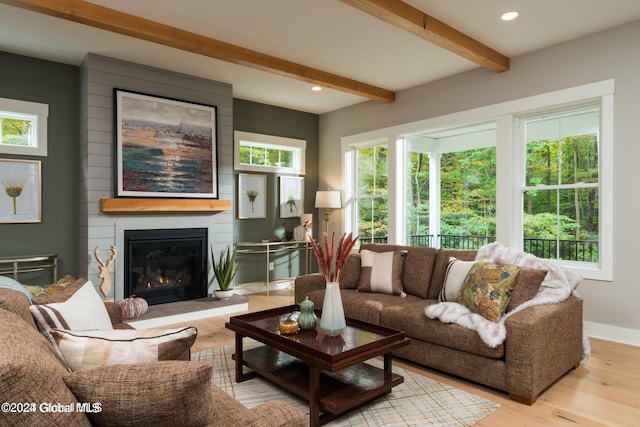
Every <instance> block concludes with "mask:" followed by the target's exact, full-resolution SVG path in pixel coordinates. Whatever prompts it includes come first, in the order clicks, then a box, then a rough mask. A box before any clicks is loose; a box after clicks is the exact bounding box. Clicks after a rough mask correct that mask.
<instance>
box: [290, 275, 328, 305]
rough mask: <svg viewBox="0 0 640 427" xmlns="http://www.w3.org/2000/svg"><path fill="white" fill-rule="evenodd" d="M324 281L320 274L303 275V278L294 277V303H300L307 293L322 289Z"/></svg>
mask: <svg viewBox="0 0 640 427" xmlns="http://www.w3.org/2000/svg"><path fill="white" fill-rule="evenodd" d="M326 283H327V282H326V280H325V279H324V275H323V274H322V273H312V274H305V275H303V276H298V277H296V280H295V285H294V286H295V302H296V303H298V304H299V303H300V302H301V301H304V297H306V296H307V295H308V294H309V292H311V291H316V290H320V289H324V288H325V287H326Z"/></svg>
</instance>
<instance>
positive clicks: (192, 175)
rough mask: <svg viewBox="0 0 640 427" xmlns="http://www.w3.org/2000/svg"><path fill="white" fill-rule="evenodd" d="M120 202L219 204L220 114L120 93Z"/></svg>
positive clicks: (116, 122) (198, 106)
mask: <svg viewBox="0 0 640 427" xmlns="http://www.w3.org/2000/svg"><path fill="white" fill-rule="evenodd" d="M114 116H115V118H114V137H115V155H114V158H115V175H116V177H115V196H116V197H157V198H162V197H166V198H192V199H218V197H219V192H218V150H217V134H218V129H217V108H216V107H215V106H213V105H206V104H199V103H195V102H191V101H184V100H179V99H173V98H166V97H160V96H155V95H149V94H144V93H139V92H132V91H128V90H123V89H118V88H114Z"/></svg>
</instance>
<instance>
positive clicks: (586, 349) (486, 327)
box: [425, 242, 590, 358]
mask: <svg viewBox="0 0 640 427" xmlns="http://www.w3.org/2000/svg"><path fill="white" fill-rule="evenodd" d="M475 259H476V261H485V262H494V263H503V264H514V265H517V266H520V267H530V268H540V269H544V270H547V271H548V273H547V275H546V277H545V279H544V280H543V281H542V284H541V285H540V289H539V290H538V293H537V294H536V295H535V296H534V297H533V298H532V299H530V300H529V301H526V302H524V303H523V304H521V305H519V306H518V307H517V308H516V309H514V310H512V311H510V312H509V313H507V314H506V315H505V316H503V317H502V319H500V320H499V321H498V322H492V321H490V320H487V319H486V318H484V317H483V316H481V315H479V314H477V313H474V312H472V311H471V310H469V309H468V308H467V307H465V306H463V305H461V304H458V303H457V302H441V303H438V304H433V305H430V306H429V307H427V308H425V314H426V315H427V317H429V318H430V319H439V320H440V321H441V322H444V323H455V324H457V325H460V326H463V327H465V328H468V329H472V330H474V331H477V332H478V334H479V335H480V338H481V339H482V341H483V342H484V343H485V344H487V345H488V346H489V347H491V348H495V347H497V346H498V345H500V344H502V342H503V341H504V340H505V338H506V337H507V329H506V327H505V326H504V321H505V319H507V318H508V317H509V316H511V315H513V314H514V313H517V312H519V311H520V310H524V309H525V308H527V307H531V306H533V305H539V304H553V303H557V302H562V301H564V300H566V299H567V298H569V296H570V295H571V294H572V293H574V292H575V289H576V287H577V286H578V284H580V281H581V280H582V278H581V277H580V276H578V275H577V274H575V273H573V272H572V271H569V270H567V269H566V268H564V267H562V266H561V265H560V264H558V263H556V262H554V261H550V260H545V259H540V258H537V257H535V256H533V255H531V254H528V253H526V252H522V251H519V250H515V249H512V248H507V247H505V246H504V245H502V244H501V243H498V242H496V243H491V244H489V245H487V246H483V247H482V248H480V249H479V250H478V253H477V254H476V258H475ZM589 354H590V346H589V341H588V337H587V335H586V334H584V333H583V356H584V357H585V358H587V357H588V356H589Z"/></svg>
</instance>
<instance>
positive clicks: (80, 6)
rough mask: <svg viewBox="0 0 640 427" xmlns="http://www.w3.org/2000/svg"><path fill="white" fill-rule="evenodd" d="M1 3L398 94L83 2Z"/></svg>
mask: <svg viewBox="0 0 640 427" xmlns="http://www.w3.org/2000/svg"><path fill="white" fill-rule="evenodd" d="M0 3H4V4H8V5H11V6H16V7H20V8H22V9H26V10H30V11H34V12H38V13H42V14H45V15H49V16H54V17H56V18H62V19H66V20H69V21H73V22H78V23H81V24H85V25H89V26H92V27H96V28H100V29H103V30H107V31H111V32H114V33H118V34H124V35H127V36H131V37H135V38H138V39H142V40H146V41H150V42H153V43H158V44H161V45H165V46H170V47H173V48H176V49H181V50H184V51H188V52H192V53H197V54H200V55H204V56H208V57H210V58H215V59H219V60H222V61H226V62H231V63H233V64H237V65H243V66H246V67H251V68H255V69H258V70H262V71H267V72H271V73H274V74H278V75H280V76H285V77H289V78H292V79H296V80H301V81H304V82H307V83H311V84H314V85H318V86H323V87H326V88H331V89H335V90H338V91H342V92H347V93H350V94H352V95H358V96H362V97H364V98H368V99H373V100H376V101H382V102H393V101H395V92H393V91H390V90H387V89H383V88H379V87H376V86H372V85H369V84H366V83H363V82H359V81H356V80H352V79H349V78H346V77H342V76H338V75H336V74H332V73H328V72H325V71H322V70H318V69H315V68H310V67H307V66H304V65H300V64H296V63H294V62H291V61H287V60H284V59H280V58H276V57H274V56H270V55H266V54H263V53H260V52H256V51H254V50H250V49H245V48H243V47H239V46H235V45H232V44H229V43H225V42H222V41H219V40H215V39H211V38H208V37H204V36H201V35H199V34H195V33H192V32H189V31H184V30H181V29H179V28H175V27H171V26H168V25H164V24H160V23H158V22H154V21H151V20H148V19H144V18H140V17H138V16H134V15H130V14H127V13H123V12H119V11H117V10H114V9H109V8H106V7H102V6H99V5H96V4H93V3H88V2H86V1H81V0H0Z"/></svg>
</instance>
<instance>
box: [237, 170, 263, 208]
mask: <svg viewBox="0 0 640 427" xmlns="http://www.w3.org/2000/svg"><path fill="white" fill-rule="evenodd" d="M266 217H267V176H266V175H254V174H246V173H241V174H239V175H238V219H253V218H266Z"/></svg>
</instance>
